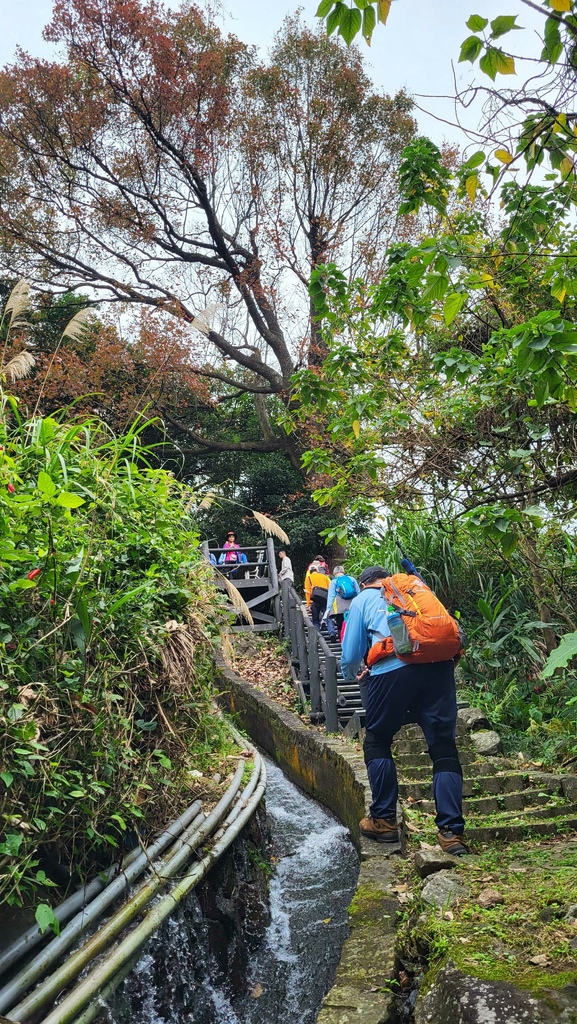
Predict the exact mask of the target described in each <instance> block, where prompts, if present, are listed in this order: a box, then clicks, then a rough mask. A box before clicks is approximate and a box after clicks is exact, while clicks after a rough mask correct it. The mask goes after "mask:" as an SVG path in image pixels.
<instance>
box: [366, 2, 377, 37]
mask: <svg viewBox="0 0 577 1024" xmlns="http://www.w3.org/2000/svg"><path fill="white" fill-rule="evenodd" d="M376 22H377V15H376V13H375V8H374V7H373V6H372V5H371V6H369V7H366V8H365V10H364V11H363V37H364V38H365V39H366V40H367V42H368V43H369V42H370V41H371V36H372V34H373V30H374V28H375V25H376Z"/></svg>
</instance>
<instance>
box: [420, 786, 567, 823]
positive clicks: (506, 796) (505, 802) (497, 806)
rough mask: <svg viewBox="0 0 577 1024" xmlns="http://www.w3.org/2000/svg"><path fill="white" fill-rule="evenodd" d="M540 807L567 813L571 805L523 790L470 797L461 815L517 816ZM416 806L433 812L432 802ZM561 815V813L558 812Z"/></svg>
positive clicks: (546, 794) (466, 800) (538, 792)
mask: <svg viewBox="0 0 577 1024" xmlns="http://www.w3.org/2000/svg"><path fill="white" fill-rule="evenodd" d="M542 805H550V806H551V807H553V808H554V807H560V808H563V807H566V808H568V812H567V813H569V810H570V808H571V805H570V804H568V803H567V801H563V802H561V803H557V804H555V803H552V801H551V794H550V793H543V792H541V791H538V790H536V789H524V790H522V791H521V792H519V793H502V794H500V795H499V796H483V797H471V798H469V799H465V800H463V813H464V814H465V817H466V818H468V817H470V816H471V815H477V816H478V815H487V814H500V813H501V812H503V813H507V812H509V813H511V814H514V813H516V814H518V813H519V812H520V811H521V812H522V811H524V809H525V808H526V807H537V808H538V807H540V806H542ZM413 806H417V807H418V808H419V810H421V811H425V812H427V813H428V812H431V813H434V812H435V803H434V801H433V800H421V801H420V803H418V804H416V805H413ZM560 813H561V812H560Z"/></svg>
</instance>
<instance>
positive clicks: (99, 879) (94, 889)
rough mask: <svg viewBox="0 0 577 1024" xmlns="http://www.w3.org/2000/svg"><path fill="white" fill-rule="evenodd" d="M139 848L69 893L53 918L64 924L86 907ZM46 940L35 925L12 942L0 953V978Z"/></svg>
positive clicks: (130, 861)
mask: <svg viewBox="0 0 577 1024" xmlns="http://www.w3.org/2000/svg"><path fill="white" fill-rule="evenodd" d="M140 853H141V848H140V847H139V846H137V847H135V849H134V850H131V851H130V853H128V854H127V855H126V857H125V858H124V859H123V861H122V864H120V865H119V864H111V866H110V867H109V868H107V869H106V871H103V872H102V873H101V874H100V875H97V876H96V878H93V879H92V881H91V882H88V883H87V885H83V886H82V887H81V888H80V889H77V890H76V892H73V893H71V895H70V896H68V897H67V898H66V899H65V900H63V901H62V903H60V904H59V905H58V906H57V907H55V908H54V916H55V918H56V920H57V921H58V923H59V924H64V922H65V921H68V919H69V918H70V917H72V915H73V914H75V913H76V911H77V910H78V909H79V908H84V907H87V906H88V904H89V903H90V902H91V900H93V899H94V897H95V896H97V895H98V893H99V892H102V890H103V889H104V887H105V886H106V885H108V883H109V882H110V880H111V879H112V878H114V877H115V875H117V874H119V873H120V872H121V871H125V870H126V868H127V867H128V866H129V865H130V864H131V863H132V861H134V860H136V858H137V857H138V856H139V855H140ZM45 938H47V936H46V934H45V933H42V932H41V931H40V928H39V927H38V925H37V924H33V925H31V926H30V928H28V929H27V931H25V932H23V933H22V935H20V936H19V937H18V938H17V939H16V940H15V941H14V942H12V943H11V944H10V945H9V946H8V947H7V948H6V949H5V950H3V951H2V952H1V953H0V976H1V975H2V973H3V972H4V971H6V970H7V969H8V968H9V967H12V965H13V964H15V963H17V962H18V960H21V959H22V957H23V956H25V955H26V954H27V953H31V952H32V950H33V949H34V947H35V946H37V945H38V943H39V942H41V941H42V939H45Z"/></svg>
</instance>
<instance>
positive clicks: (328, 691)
mask: <svg viewBox="0 0 577 1024" xmlns="http://www.w3.org/2000/svg"><path fill="white" fill-rule="evenodd" d="M325 721H326V731H327V732H338V731H339V718H338V714H337V659H336V658H335V656H334V654H329V655H327V657H326V659H325Z"/></svg>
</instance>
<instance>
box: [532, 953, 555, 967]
mask: <svg viewBox="0 0 577 1024" xmlns="http://www.w3.org/2000/svg"><path fill="white" fill-rule="evenodd" d="M529 963H530V964H534V965H535V967H548V966H549V964H550V963H551V961H550V959H549V957H548V956H545V954H544V953H537V955H536V956H530V957H529Z"/></svg>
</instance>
